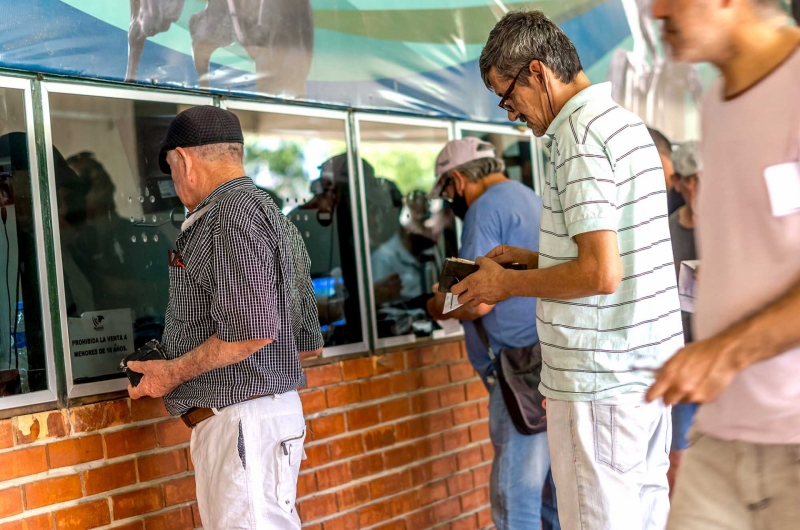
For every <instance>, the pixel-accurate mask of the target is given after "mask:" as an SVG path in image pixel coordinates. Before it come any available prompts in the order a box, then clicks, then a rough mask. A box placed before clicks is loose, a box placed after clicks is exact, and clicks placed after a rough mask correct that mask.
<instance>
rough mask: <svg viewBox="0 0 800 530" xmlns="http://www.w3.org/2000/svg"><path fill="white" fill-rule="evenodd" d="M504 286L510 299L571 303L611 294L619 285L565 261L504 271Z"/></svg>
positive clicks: (586, 268)
mask: <svg viewBox="0 0 800 530" xmlns="http://www.w3.org/2000/svg"><path fill="white" fill-rule="evenodd" d="M503 284H504V285H505V288H506V290H507V292H508V295H509V296H530V297H536V298H553V299H556V300H572V299H575V298H584V297H588V296H596V295H598V294H611V293H613V292H614V291H615V290H616V286H617V285H618V282H616V285H615V282H614V281H608V280H607V279H604V278H602V277H599V275H598V269H597V268H595V267H592V266H586V265H584V264H582V263H580V262H579V261H578V260H574V261H568V262H566V263H562V264H560V265H556V266H554V267H548V268H546V269H534V270H525V271H516V270H505V271H503Z"/></svg>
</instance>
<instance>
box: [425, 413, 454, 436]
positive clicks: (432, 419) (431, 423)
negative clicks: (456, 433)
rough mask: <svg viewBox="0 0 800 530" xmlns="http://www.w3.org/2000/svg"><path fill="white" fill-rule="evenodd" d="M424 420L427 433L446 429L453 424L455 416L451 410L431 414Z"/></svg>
mask: <svg viewBox="0 0 800 530" xmlns="http://www.w3.org/2000/svg"><path fill="white" fill-rule="evenodd" d="M423 420H424V421H423V424H424V425H425V432H426V433H435V432H442V431H446V430H447V429H449V428H451V427H452V426H453V416H452V414H450V411H449V410H443V411H441V412H436V413H434V414H429V415H427V416H425V417H424V418H423Z"/></svg>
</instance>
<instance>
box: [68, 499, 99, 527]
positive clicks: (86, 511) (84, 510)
mask: <svg viewBox="0 0 800 530" xmlns="http://www.w3.org/2000/svg"><path fill="white" fill-rule="evenodd" d="M55 518H56V528H58V530H84V529H85V528H97V527H98V526H103V525H107V524H110V523H111V514H110V513H109V512H108V501H107V500H105V499H103V500H99V501H95V502H87V503H85V504H79V505H78V506H73V507H72V508H67V509H65V510H59V511H57V512H56V513H55Z"/></svg>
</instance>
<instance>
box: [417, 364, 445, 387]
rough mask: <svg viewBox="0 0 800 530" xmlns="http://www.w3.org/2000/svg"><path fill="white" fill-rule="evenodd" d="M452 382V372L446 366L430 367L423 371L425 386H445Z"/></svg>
mask: <svg viewBox="0 0 800 530" xmlns="http://www.w3.org/2000/svg"><path fill="white" fill-rule="evenodd" d="M449 382H450V372H449V371H448V370H447V367H446V366H437V367H435V368H428V369H426V370H424V371H423V372H422V385H423V386H424V387H425V388H433V387H436V386H444V385H446V384H447V383H449Z"/></svg>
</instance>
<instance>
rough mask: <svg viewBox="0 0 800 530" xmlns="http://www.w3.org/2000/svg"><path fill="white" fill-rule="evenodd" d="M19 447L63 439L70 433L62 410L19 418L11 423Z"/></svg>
mask: <svg viewBox="0 0 800 530" xmlns="http://www.w3.org/2000/svg"><path fill="white" fill-rule="evenodd" d="M11 427H12V429H14V439H15V440H16V443H17V445H23V444H30V443H33V442H36V441H43V440H46V439H48V438H63V437H65V436H67V435H68V434H69V432H70V427H69V424H68V423H67V418H66V414H65V413H64V411H62V410H57V411H51V412H40V413H38V414H31V415H25V416H18V417H17V418H15V420H14V421H12V422H11Z"/></svg>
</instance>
